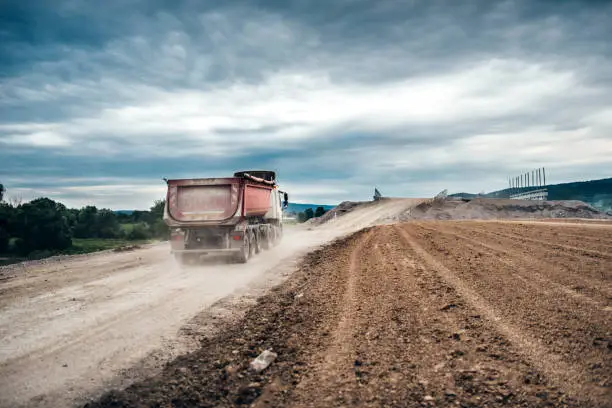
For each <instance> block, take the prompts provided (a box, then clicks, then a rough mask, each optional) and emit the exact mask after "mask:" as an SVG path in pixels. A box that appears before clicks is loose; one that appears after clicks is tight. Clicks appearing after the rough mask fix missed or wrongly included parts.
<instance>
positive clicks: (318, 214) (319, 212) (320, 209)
mask: <svg viewBox="0 0 612 408" xmlns="http://www.w3.org/2000/svg"><path fill="white" fill-rule="evenodd" d="M325 212H326V211H325V208H323V207H317V209H316V210H315V213H314V216H315V217H321V216H323V214H325Z"/></svg>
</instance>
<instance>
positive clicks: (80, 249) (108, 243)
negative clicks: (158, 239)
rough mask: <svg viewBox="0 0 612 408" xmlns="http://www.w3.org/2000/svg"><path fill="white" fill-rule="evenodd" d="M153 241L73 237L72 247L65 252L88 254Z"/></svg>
mask: <svg viewBox="0 0 612 408" xmlns="http://www.w3.org/2000/svg"><path fill="white" fill-rule="evenodd" d="M151 242H155V240H139V241H128V240H126V239H98V238H72V248H70V249H69V250H67V251H66V252H65V253H69V254H87V253H90V252H98V251H105V250H107V249H114V248H119V247H123V246H128V245H130V246H131V245H143V244H149V243H151Z"/></svg>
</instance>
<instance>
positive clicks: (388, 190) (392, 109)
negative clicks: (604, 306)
mask: <svg viewBox="0 0 612 408" xmlns="http://www.w3.org/2000/svg"><path fill="white" fill-rule="evenodd" d="M611 39H612V2H610V1H553V0H550V1H535V0H524V1H520V0H517V1H490V0H483V1H471V2H470V1H461V2H459V1H408V0H407V1H400V0H371V1H365V0H335V1H331V0H320V1H317V0H313V1H298V0H267V1H266V0H258V1H256V0H244V1H210V0H209V1H195V0H194V1H163V0H153V1H151V0H146V1H145V0H131V1H125V0H111V1H103V2H97V1H95V2H91V1H79V0H53V1H52V0H45V1H43V0H41V1H18V0H4V1H2V2H0V183H4V184H5V186H6V187H7V189H8V196H11V195H21V196H22V197H23V198H24V199H31V198H34V197H37V196H49V197H51V198H53V199H56V200H60V201H62V202H64V203H66V204H67V205H69V206H77V207H79V206H82V205H85V204H89V203H91V204H95V205H98V206H102V207H110V208H114V209H124V208H127V209H131V208H147V207H149V206H150V204H151V202H152V201H153V200H154V199H157V198H161V197H162V196H163V195H164V191H165V188H164V187H165V185H164V183H163V182H162V180H161V179H162V177H168V178H178V177H210V176H225V175H229V174H232V173H233V171H234V170H240V169H250V168H263V169H267V168H273V169H277V171H278V172H279V178H280V179H281V181H282V182H283V186H284V187H285V189H287V190H288V191H289V192H290V193H291V199H292V201H297V202H315V203H331V204H334V203H337V202H339V201H341V200H347V199H352V200H359V199H368V198H369V197H371V196H372V194H373V189H374V186H378V187H379V189H380V190H381V191H382V193H383V194H386V195H395V196H409V197H422V196H432V195H434V194H436V193H438V192H439V191H440V190H442V189H445V188H447V189H449V190H450V191H451V192H458V191H470V192H479V191H493V190H497V189H501V188H504V187H505V186H506V184H507V177H508V176H509V175H513V174H517V175H518V174H519V173H520V172H524V171H527V170H531V169H533V168H536V167H539V166H546V167H547V168H548V174H549V180H550V181H551V182H563V181H575V180H588V179H596V178H603V177H610V176H612V69H611V68H610V67H612V40H611Z"/></svg>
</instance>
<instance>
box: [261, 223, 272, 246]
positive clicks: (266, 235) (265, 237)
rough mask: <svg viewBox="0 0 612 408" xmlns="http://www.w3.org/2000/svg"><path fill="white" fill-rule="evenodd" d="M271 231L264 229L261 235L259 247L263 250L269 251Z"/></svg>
mask: <svg viewBox="0 0 612 408" xmlns="http://www.w3.org/2000/svg"><path fill="white" fill-rule="evenodd" d="M272 234H273V231H272V229H271V228H269V227H268V228H266V229H265V230H264V232H263V233H262V234H261V247H262V248H263V249H270V247H271V246H272V245H271V239H272Z"/></svg>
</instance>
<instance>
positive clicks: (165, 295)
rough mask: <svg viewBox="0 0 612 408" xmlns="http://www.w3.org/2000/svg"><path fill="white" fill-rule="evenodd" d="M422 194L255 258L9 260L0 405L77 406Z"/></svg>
mask: <svg viewBox="0 0 612 408" xmlns="http://www.w3.org/2000/svg"><path fill="white" fill-rule="evenodd" d="M419 202H420V200H391V201H389V202H384V203H380V204H379V205H377V206H375V207H374V208H364V209H361V210H356V211H355V212H354V213H351V214H349V215H347V216H346V217H343V218H342V219H338V220H337V222H333V223H330V224H329V225H326V226H325V227H322V228H320V229H318V230H317V231H314V230H308V229H307V228H300V227H287V228H286V234H285V237H284V238H283V240H282V242H281V244H280V245H279V246H277V247H275V248H273V249H271V250H269V251H265V252H264V253H262V254H259V255H257V256H256V257H254V258H252V259H251V260H250V261H249V263H248V264H246V265H238V264H234V265H218V264H217V265H215V264H208V265H202V266H198V267H186V268H181V267H179V266H178V265H177V264H176V262H175V261H174V260H173V259H172V257H171V256H170V254H169V247H168V244H167V243H163V244H159V245H153V246H150V247H147V248H144V249H140V250H136V251H129V252H121V253H115V252H112V251H111V252H105V253H99V254H93V255H85V256H75V257H67V258H60V259H54V260H47V261H42V262H40V261H38V262H26V263H23V264H19V265H13V266H8V267H2V268H0V406H2V407H19V406H37V407H58V406H61V407H65V406H71V405H75V404H79V403H82V402H84V401H86V400H87V399H88V398H90V397H95V396H96V395H100V394H101V393H102V392H103V391H104V389H107V388H109V387H120V388H121V387H125V386H127V385H129V384H130V383H131V382H133V381H135V380H137V379H140V378H142V377H143V376H145V375H148V374H152V373H154V372H157V371H159V370H160V369H161V366H163V363H164V362H166V361H168V360H169V359H171V358H173V357H176V356H177V355H180V354H182V353H184V352H187V351H190V350H193V349H196V348H197V347H198V346H199V338H200V337H201V336H202V335H204V334H206V333H207V332H208V329H207V328H208V327H209V326H212V328H213V329H214V327H215V324H214V323H215V321H220V320H224V319H225V318H227V316H228V315H232V314H234V315H237V316H239V315H240V313H239V312H243V311H244V309H245V308H246V307H248V305H249V304H250V303H249V302H252V301H253V299H254V298H256V297H258V296H260V295H261V294H263V293H265V292H266V290H267V289H268V288H269V287H271V286H273V285H276V284H278V283H280V282H282V281H283V280H284V279H285V278H286V277H287V276H288V275H290V274H291V272H292V271H293V270H294V269H295V263H296V262H297V260H298V259H299V258H300V256H302V255H304V254H305V253H306V252H308V251H309V250H311V249H313V248H316V247H317V246H318V245H321V244H324V243H326V242H329V241H330V240H332V239H334V238H337V237H338V236H341V235H343V234H349V233H352V232H354V231H356V230H358V229H360V228H363V227H365V226H367V225H372V224H374V223H376V222H377V220H378V219H379V218H381V217H386V216H389V215H390V214H395V213H398V212H401V211H405V210H406V209H408V208H410V207H411V206H413V205H415V204H417V203H419ZM222 318H223V319H222ZM211 321H212V323H211Z"/></svg>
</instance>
